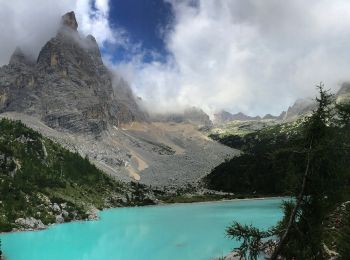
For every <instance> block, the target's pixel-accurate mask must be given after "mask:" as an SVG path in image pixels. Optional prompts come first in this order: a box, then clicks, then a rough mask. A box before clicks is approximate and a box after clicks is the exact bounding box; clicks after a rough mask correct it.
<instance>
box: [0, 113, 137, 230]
mask: <svg viewBox="0 0 350 260" xmlns="http://www.w3.org/2000/svg"><path fill="white" fill-rule="evenodd" d="M136 188H137V187H136ZM136 188H132V187H129V186H127V185H125V184H122V183H119V182H117V181H115V180H112V179H111V178H109V177H108V176H107V175H105V174H104V173H103V172H101V171H100V170H98V169H97V168H96V167H95V166H94V165H92V164H91V163H90V162H89V161H88V160H87V159H84V158H82V157H81V156H80V155H78V154H77V153H72V152H70V151H68V150H66V149H64V148H62V147H61V146H59V145H58V144H56V143H54V142H52V141H51V140H49V139H47V138H44V137H43V136H41V135H40V134H39V133H37V132H35V131H33V130H31V129H29V128H27V127H25V126H24V125H23V124H22V123H20V122H14V121H10V120H7V119H2V120H1V121H0V201H1V202H0V232H1V231H10V230H11V229H12V228H16V227H17V225H16V224H14V222H15V220H16V219H18V218H26V217H34V218H37V219H41V220H42V221H43V223H44V224H48V223H52V222H55V215H57V212H55V210H53V209H52V206H53V204H54V203H57V204H58V205H60V204H62V203H66V204H67V206H66V208H65V210H66V211H67V212H68V213H69V215H68V216H67V217H65V221H69V220H72V219H82V218H86V217H87V213H86V212H87V210H88V209H89V208H90V207H91V206H94V207H96V208H103V207H110V206H118V205H128V204H133V203H137V201H140V200H142V198H141V199H140V198H135V197H134V193H135V190H137V189H136ZM126 194H128V195H126Z"/></svg>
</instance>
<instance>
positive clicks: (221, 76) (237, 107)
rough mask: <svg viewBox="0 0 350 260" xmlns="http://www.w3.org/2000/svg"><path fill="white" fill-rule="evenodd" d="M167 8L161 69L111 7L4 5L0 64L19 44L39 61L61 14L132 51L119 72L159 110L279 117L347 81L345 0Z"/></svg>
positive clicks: (14, 0)
mask: <svg viewBox="0 0 350 260" xmlns="http://www.w3.org/2000/svg"><path fill="white" fill-rule="evenodd" d="M164 1H168V2H170V3H171V5H172V8H173V12H174V19H173V24H172V26H168V27H166V28H165V29H167V30H165V31H164V30H162V28H160V29H159V28H158V29H159V30H160V31H162V35H164V37H165V42H166V47H167V49H168V51H169V53H170V55H169V57H168V58H167V61H166V62H165V63H160V62H156V61H155V62H152V63H143V62H142V57H143V55H144V53H143V50H142V48H141V47H140V45H139V44H131V43H130V41H129V40H128V37H127V32H126V31H125V30H123V29H120V28H116V27H113V26H111V24H110V22H109V6H110V3H109V1H108V0H95V1H93V0H60V1H56V0H46V1H43V0H31V1H21V0H11V1H6V0H0V31H1V43H0V46H1V48H0V65H3V64H7V62H8V60H9V57H10V55H11V54H12V52H13V50H14V49H15V47H16V46H17V45H20V46H21V47H24V49H25V50H26V51H27V52H28V53H31V55H32V56H33V57H36V56H37V55H38V53H39V51H40V48H41V47H42V46H43V45H44V44H45V42H46V41H47V40H48V39H49V38H50V37H52V36H54V35H55V33H56V29H57V26H58V22H59V20H60V16H61V15H62V14H64V13H65V12H68V11H71V10H74V11H75V13H76V16H77V19H78V23H79V28H78V30H79V31H80V32H82V33H83V34H92V35H94V36H95V37H96V39H97V41H98V43H99V45H100V46H103V45H105V44H106V43H111V44H112V45H114V46H115V45H122V46H123V47H124V48H126V49H128V50H130V53H132V57H133V58H132V59H131V60H130V61H126V62H124V63H121V64H117V65H114V67H117V68H118V70H119V71H120V72H121V73H122V74H123V75H124V77H126V78H127V79H128V80H129V81H130V82H131V85H132V87H133V89H134V92H135V93H136V95H138V96H141V97H142V98H143V99H144V100H145V102H146V104H148V107H150V108H152V109H154V110H158V111H165V110H174V109H179V108H180V107H184V106H188V105H190V106H192V105H195V106H199V107H202V108H203V109H205V111H206V112H208V113H212V112H214V111H216V110H218V109H227V110H229V111H231V112H238V111H242V112H245V113H248V114H252V115H254V114H260V115H262V114H265V113H274V114H277V113H279V112H280V111H281V110H282V109H285V108H286V107H287V106H288V105H290V104H291V103H292V102H293V101H294V100H295V99H296V98H298V97H306V96H314V95H315V88H314V85H315V84H316V83H318V82H319V81H324V82H325V83H326V86H327V87H334V88H335V87H336V85H337V83H339V82H341V81H343V80H348V79H349V74H350V73H349V71H350V59H349V58H348V57H350V48H349V47H348V43H349V42H350V26H349V25H350V16H349V15H348V14H349V12H350V2H349V1H347V0H333V1H329V0H309V1H304V0H286V1H280V0H265V1H259V0H245V1H241V0H216V1H213V0H198V5H193V4H190V3H191V2H192V3H193V1H192V0H164ZM169 28H170V30H169ZM163 29H164V28H163ZM106 46H107V45H106ZM109 55H113V53H110V54H106V56H105V59H106V60H108V58H109V57H110V56H109ZM154 55H157V54H154Z"/></svg>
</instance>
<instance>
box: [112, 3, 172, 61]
mask: <svg viewBox="0 0 350 260" xmlns="http://www.w3.org/2000/svg"><path fill="white" fill-rule="evenodd" d="M173 15H174V14H173V12H172V8H171V4H170V3H168V2H165V1H163V0H127V1H125V0H113V1H110V10H109V22H110V24H111V26H112V27H113V26H117V27H121V28H123V29H124V30H125V31H126V32H127V36H128V38H129V40H130V41H131V44H140V45H141V48H142V49H143V50H144V51H145V52H147V53H150V52H157V53H158V54H159V55H160V57H158V58H159V59H160V60H164V57H166V56H167V55H168V54H169V53H168V51H167V49H166V46H165V41H164V36H165V35H164V33H166V31H167V30H169V29H171V24H172V21H173V19H174V17H173ZM128 55H129V53H128V52H127V50H125V49H123V48H121V49H118V50H116V51H115V53H114V58H115V59H114V61H115V62H120V61H124V59H125V58H127V56H128ZM153 59H154V57H152V56H151V55H146V56H145V57H144V62H150V61H152V60H153Z"/></svg>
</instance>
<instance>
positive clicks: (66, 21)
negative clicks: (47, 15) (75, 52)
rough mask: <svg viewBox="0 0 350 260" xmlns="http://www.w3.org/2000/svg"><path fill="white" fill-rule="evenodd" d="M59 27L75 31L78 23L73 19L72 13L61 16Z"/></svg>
mask: <svg viewBox="0 0 350 260" xmlns="http://www.w3.org/2000/svg"><path fill="white" fill-rule="evenodd" d="M61 26H63V27H66V28H70V29H72V30H74V31H77V29H78V22H77V20H76V19H75V13H74V12H73V11H71V12H68V13H66V14H64V15H62V18H61Z"/></svg>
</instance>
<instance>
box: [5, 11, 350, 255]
mask: <svg viewBox="0 0 350 260" xmlns="http://www.w3.org/2000/svg"><path fill="white" fill-rule="evenodd" d="M320 93H321V97H320V99H321V100H323V99H322V98H323V97H322V93H323V94H324V93H325V92H322V88H321V92H320ZM333 98H334V100H335V101H334V103H332V105H330V107H332V108H334V109H335V108H337V109H338V105H341V104H345V105H344V107H345V108H344V107H343V106H341V108H339V109H340V110H339V111H340V112H339V115H337V116H334V120H335V121H336V122H338V123H339V122H340V121H341V120H343V121H341V123H339V124H338V123H337V124H338V125H337V126H334V127H333V123H331V121H332V120H328V121H327V122H326V121H324V122H326V123H325V129H328V128H331V130H332V131H333V130H334V133H335V134H334V135H332V138H333V136H334V139H332V140H333V141H334V143H337V142H339V143H337V144H339V145H338V147H340V146H341V147H345V148H344V152H343V153H342V154H341V155H339V156H338V157H337V159H339V158H343V157H346V156H347V155H348V144H349V140H350V137H349V131H348V130H349V129H348V128H346V127H348V124H349V123H348V121H346V120H349V118H348V117H346V116H347V115H348V112H349V111H348V110H346V109H348V108H346V104H349V100H350V84H349V83H346V82H344V83H343V84H342V86H341V88H340V90H339V91H338V93H337V94H336V95H334V97H333ZM321 103H322V102H319V100H318V99H316V100H311V99H299V100H297V101H296V102H295V104H294V105H293V106H291V107H289V108H288V109H287V110H286V111H283V112H281V113H280V114H279V115H276V116H273V115H270V114H267V115H265V116H263V117H260V116H248V115H245V114H243V113H237V114H231V113H229V112H227V111H220V112H218V113H216V114H215V115H214V118H213V121H212V120H211V119H210V117H209V116H208V115H207V114H206V113H205V112H204V111H203V110H202V109H201V108H198V107H186V108H183V109H181V110H179V112H174V113H163V114H162V113H157V114H156V113H152V112H150V111H147V110H145V109H144V106H143V101H142V99H140V98H137V97H135V96H134V94H133V92H132V90H131V88H130V86H129V83H128V82H127V81H126V80H124V79H123V77H122V76H121V75H119V74H117V73H116V72H115V71H113V72H112V71H111V70H110V69H109V68H108V67H107V66H105V64H104V62H103V60H102V56H101V53H100V49H99V46H98V44H97V42H96V40H95V38H94V36H92V35H88V36H86V37H85V36H84V35H82V34H80V33H79V31H78V23H77V20H76V17H75V14H74V12H69V13H66V14H64V15H63V16H62V18H61V22H60V26H59V28H58V31H57V34H56V36H55V37H53V38H52V39H49V40H48V41H47V43H46V44H45V45H44V46H43V47H42V49H41V51H40V53H39V55H38V57H37V59H36V60H33V59H32V58H30V57H29V56H27V55H26V53H24V52H23V51H22V50H21V49H20V48H18V47H17V48H16V49H15V50H14V52H13V54H12V56H11V58H10V61H9V63H8V65H5V66H3V67H1V68H0V232H11V231H24V230H36V229H45V228H47V227H48V225H51V224H53V223H64V222H70V221H74V220H94V219H98V211H99V210H102V209H106V208H112V207H129V206H142V205H152V204H162V203H173V202H199V201H212V200H220V199H234V198H253V197H264V196H293V197H296V196H294V195H295V193H296V190H298V188H297V187H299V186H300V184H301V183H302V180H303V174H302V173H303V172H304V166H305V162H307V161H308V160H307V159H306V157H305V155H306V154H310V153H311V152H310V151H309V152H305V151H306V150H305V149H306V148H305V145H304V146H303V145H301V143H303V142H304V141H305V140H309V139H307V138H308V134H307V133H309V132H307V131H312V129H311V127H309V128H308V127H305V125H307V126H310V125H312V124H311V123H310V122H311V121H312V120H313V119H314V118H316V117H315V113H316V114H317V113H323V112H324V111H326V109H324V110H322V111H321V110H320V106H321V105H323V103H322V104H321ZM320 104H321V105H320ZM327 109H328V106H327ZM317 111H318V112H317ZM327 111H328V110H327ZM327 116H328V115H327ZM310 118H311V119H310ZM319 118H321V117H319ZM329 118H331V116H329ZM321 119H322V120H323V117H322V118H321ZM321 119H320V120H321ZM332 119H333V117H332ZM308 120H311V121H308ZM315 120H316V119H315ZM322 120H321V121H322ZM339 120H340V121H339ZM312 122H314V121H312ZM322 122H323V121H322ZM332 122H333V121H332ZM334 124H336V123H334ZM344 125H345V126H344ZM312 126H314V125H312ZM317 127H318V126H317ZM327 127H328V128H327ZM305 129H307V130H305ZM310 129H311V130H310ZM327 131H328V130H325V132H327ZM327 133H328V132H327ZM339 136H341V138H340V137H339ZM313 138H314V139H312V140H313V141H312V145H316V144H317V143H316V137H313ZM319 138H320V139H319V140H321V137H319ZM340 139H341V140H342V141H341V142H340V141H339V140H340ZM317 140H318V139H317ZM329 140H331V139H329ZM319 144H320V147H319V150H317V151H316V150H315V154H316V152H318V151H321V150H322V149H323V148H322V147H323V146H321V144H322V145H323V143H322V142H321V141H319ZM312 145H311V144H310V150H311V146H312ZM300 147H302V148H303V149H299V148H300ZM321 148H322V149H321ZM298 149H299V150H298ZM346 149H347V150H346ZM322 151H323V150H322ZM329 151H330V150H329ZM334 156H336V153H334ZM342 156H343V157H342ZM316 157H317V156H315V158H316ZM320 158H321V157H320ZM332 158H333V157H332ZM334 161H335V159H334ZM341 163H342V164H338V166H339V172H341V174H340V175H341V176H340V177H339V176H338V177H339V178H340V179H341V180H342V185H345V186H344V187H343V186H342V188H339V191H340V190H341V196H340V195H339V194H337V196H338V195H339V197H337V200H336V203H333V202H334V201H335V200H334V201H332V203H329V204H325V205H327V206H325V207H324V208H325V209H324V210H325V212H326V213H325V214H324V215H325V218H324V219H323V220H324V221H323V222H322V225H321V224H320V225H321V226H322V229H320V230H318V231H319V233H315V234H321V233H322V235H320V238H322V243H321V242H320V244H321V245H322V254H323V255H322V257H320V258H318V259H327V258H328V257H334V256H339V257H343V258H339V259H346V257H348V256H349V254H348V251H346V249H349V240H347V238H349V230H350V222H349V221H348V217H349V215H350V207H349V200H350V194H349V192H348V190H349V186H350V177H349V171H350V167H349V165H348V163H347V161H346V160H345V159H344V160H343V159H342V161H341ZM327 165H328V164H327ZM329 165H331V164H329ZM332 167H333V166H332ZM332 167H330V168H332ZM334 167H335V166H334ZM315 169H316V168H315ZM317 169H319V168H317ZM332 169H333V168H332ZM315 171H316V170H315ZM308 178H310V179H311V178H316V177H308ZM318 180H322V181H320V184H319V185H320V186H322V185H324V186H325V183H327V182H326V181H324V180H323V179H321V178H319V179H318ZM332 180H333V179H332ZM321 182H322V183H321ZM334 182H335V181H334ZM328 183H332V185H333V184H334V183H333V182H328ZM330 185H331V184H330ZM334 185H335V184H334ZM324 186H322V187H324ZM339 187H340V186H339ZM337 189H338V188H337ZM316 190H317V189H316ZM325 190H326V189H325ZM343 190H345V191H343ZM313 192H314V190H313V189H312V188H310V189H309V190H307V191H305V193H303V194H302V197H303V199H305V201H306V200H308V198H310V197H308V195H310V196H314V193H313ZM330 194H331V192H330V193H329V194H328V193H327V194H326V193H325V194H321V195H322V196H321V195H320V197H317V198H318V199H319V200H318V202H319V201H321V198H322V199H324V198H326V197H327V198H328V197H329V198H331V197H332V195H330ZM332 194H333V193H332ZM317 195H319V194H317ZM332 198H333V197H332ZM305 201H304V202H305ZM304 202H300V203H304ZM320 203H321V202H320ZM288 205H289V204H288ZM300 205H303V204H300ZM298 207H299V209H301V208H302V206H298ZM291 208H292V204H290V205H289V208H288V207H286V212H287V213H285V217H284V218H283V220H282V221H281V222H280V224H279V225H280V226H279V228H280V229H278V230H279V231H278V232H280V233H278V234H277V235H281V234H282V231H281V230H285V226H286V223H288V221H287V219H286V218H287V216H290V212H292V210H291ZM288 210H289V211H288ZM297 210H298V209H297ZM300 214H301V213H300ZM299 216H303V215H299ZM307 217H308V216H307ZM283 225H284V226H283ZM305 226H307V225H306V224H305ZM305 226H302V227H299V226H298V227H296V228H295V230H296V231H295V233H290V234H289V236H290V237H293V236H295V237H298V235H297V234H298V228H300V229H301V230H302V228H305ZM246 228H247V227H246ZM305 229H306V228H305ZM239 230H240V231H242V230H243V231H244V229H243V228H242V229H239ZM223 232H224V231H223ZM299 232H300V231H299ZM301 232H303V230H302V231H301ZM326 232H329V233H328V234H329V236H327V237H326V236H325V233H326ZM228 234H230V230H229V231H228ZM231 234H234V235H232V236H233V237H237V233H235V231H232V232H231ZM259 234H260V233H259ZM275 235H276V233H274V234H273V236H275ZM315 236H316V235H315ZM242 237H243V236H242ZM300 241H301V240H300ZM305 241H306V240H305ZM305 241H302V242H303V243H305V244H307V243H308V242H309V241H307V242H305ZM295 243H296V242H295ZM295 243H294V244H288V245H290V247H286V246H285V247H284V248H285V251H283V252H284V253H283V254H284V256H285V257H286V258H283V259H292V257H293V256H295V255H292V253H291V252H293V250H295V248H297V247H298V246H300V245H299V244H295ZM300 243H301V242H300ZM259 245H260V244H259ZM293 246H294V247H293ZM275 248H276V246H275ZM287 249H288V250H289V251H288V250H287ZM259 250H260V251H262V249H261V248H259ZM239 252H242V251H239ZM310 255H312V254H311V253H310V254H309V252H308V253H305V254H304V253H303V254H299V255H298V254H296V256H299V258H297V259H312V258H307V257H309V256H310ZM305 256H307V257H306V258H304V257H305ZM318 256H321V255H320V254H319V255H318ZM323 257H324V258H323ZM344 257H345V258H344ZM194 259H195V258H194ZM225 259H235V258H234V256H227V257H226V258H225ZM246 259H250V258H246ZM252 259H253V258H252ZM281 259H282V258H281ZM315 259H316V258H315ZM332 259H333V258H332ZM334 259H335V258H334Z"/></svg>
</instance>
